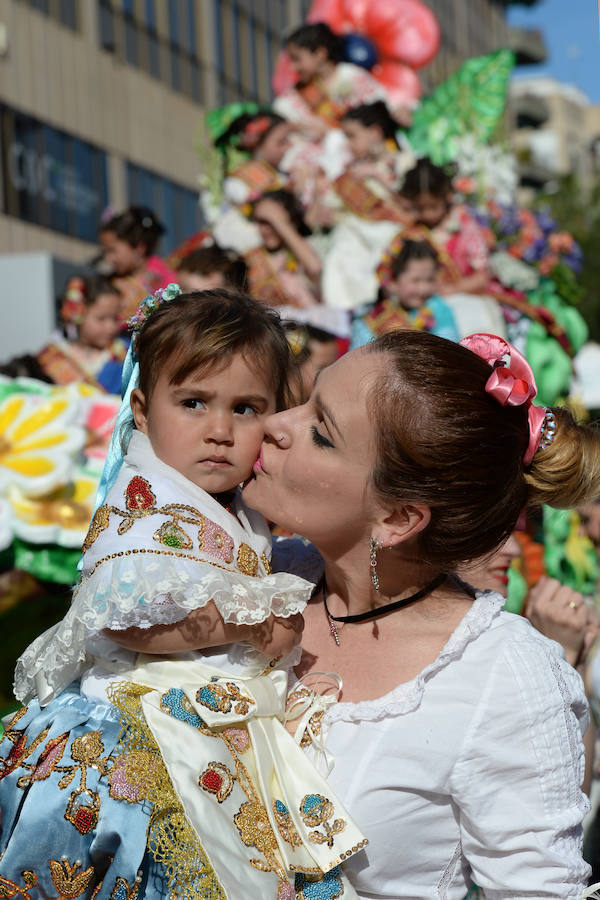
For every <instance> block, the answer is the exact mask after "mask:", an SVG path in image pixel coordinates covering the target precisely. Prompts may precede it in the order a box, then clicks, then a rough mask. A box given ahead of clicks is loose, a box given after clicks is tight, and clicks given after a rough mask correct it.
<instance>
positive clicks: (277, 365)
mask: <svg viewBox="0 0 600 900" xmlns="http://www.w3.org/2000/svg"><path fill="white" fill-rule="evenodd" d="M134 328H136V330H137V331H138V335H137V340H136V342H135V344H134V348H133V353H134V354H138V356H139V370H138V369H136V367H135V366H133V365H132V366H131V367H130V368H131V373H132V377H131V379H130V388H131V390H130V391H129V397H130V404H131V411H132V416H133V419H134V421H135V425H136V429H135V430H134V431H133V432H132V433H131V436H130V439H129V442H128V443H127V430H126V429H124V428H123V425H124V424H125V423H126V422H127V419H126V418H123V419H122V421H121V426H122V427H121V439H122V441H123V443H124V446H125V447H126V455H125V458H124V460H122V466H121V468H120V469H118V466H117V467H116V471H117V475H116V481H114V483H113V486H112V487H110V486H109V487H108V493H107V495H106V496H105V498H104V502H103V503H102V505H101V506H100V507H99V508H98V509H97V511H96V513H95V516H94V518H93V520H92V523H91V525H90V530H89V533H88V536H87V538H86V541H85V543H84V557H83V572H82V581H81V583H80V585H79V586H78V588H77V589H76V592H75V595H74V599H73V605H72V607H71V610H70V611H69V613H68V614H67V616H66V618H65V620H63V622H62V623H59V624H58V625H57V626H55V627H54V628H53V629H51V630H50V631H49V632H47V633H46V635H43V636H42V637H41V638H38V640H37V641H36V642H35V643H34V644H33V645H32V646H31V647H30V648H29V649H28V650H27V651H26V652H25V653H24V654H23V656H22V657H21V659H20V660H19V662H18V665H17V671H16V676H15V692H16V694H17V695H18V696H19V697H21V698H23V699H24V698H26V697H27V698H28V697H30V696H31V695H32V694H34V693H36V692H37V693H38V695H39V696H40V697H41V699H42V701H43V702H48V701H50V702H49V705H48V706H47V707H46V708H45V709H42V710H41V711H40V709H39V706H38V704H37V702H32V703H31V705H30V708H29V709H25V710H21V711H20V712H19V713H17V716H16V719H15V721H14V723H13V724H12V725H10V726H9V727H8V728H7V732H6V742H5V745H4V746H5V752H8V750H9V749H10V747H13V746H14V741H15V740H18V737H16V735H21V734H25V735H26V737H25V742H26V743H27V753H25V748H24V745H22V744H19V747H23V753H24V754H25V755H24V756H23V754H22V755H21V757H19V758H18V759H17V758H16V757H15V756H14V753H13V754H12V755H11V754H8V757H7V759H8V761H9V762H8V764H7V763H6V761H4V763H3V766H4V768H3V769H2V768H1V767H0V776H2V777H3V778H4V780H2V777H0V804H1V805H2V829H3V832H2V842H1V850H2V851H3V857H2V877H3V879H9V880H10V883H11V884H13V883H15V884H17V883H19V881H18V880H19V879H20V878H21V874H20V873H21V872H22V871H24V870H25V869H26V870H27V871H31V872H33V873H35V878H36V879H38V878H39V879H40V882H41V883H40V890H45V891H46V894H49V892H50V891H51V890H52V884H54V885H56V884H57V881H56V878H57V875H58V874H60V873H61V872H62V874H63V877H66V876H67V875H69V876H72V875H73V874H75V873H78V874H79V875H80V877H81V878H84V875H85V877H87V882H86V883H87V884H89V885H91V886H93V887H94V888H95V896H96V897H99V898H100V900H108V898H110V897H113V898H114V896H115V891H116V889H117V888H118V887H119V885H121V887H122V888H123V889H124V885H127V886H128V890H129V889H131V890H133V885H134V884H135V885H139V886H140V887H139V889H140V890H141V896H144V897H146V898H153V900H154V898H156V900H158V898H159V897H165V896H167V895H171V894H172V893H177V894H178V895H180V896H183V897H191V896H195V897H206V898H220V897H223V896H225V895H226V896H227V897H228V898H231V900H242V898H245V897H246V896H248V891H250V892H251V893H252V895H253V896H261V897H262V896H265V897H266V896H273V897H277V896H280V897H287V896H290V897H293V896H295V892H294V889H293V887H292V885H290V884H289V879H290V877H291V878H292V880H293V879H294V875H293V874H292V873H294V872H299V873H307V872H309V871H310V872H314V871H315V865H316V867H317V869H319V870H320V871H321V872H322V873H323V872H329V873H330V874H329V876H324V877H325V878H327V877H329V880H330V881H331V880H333V881H335V880H336V879H337V880H338V881H339V882H340V888H341V886H342V880H343V876H342V874H341V872H339V869H336V866H337V863H338V862H339V859H340V854H348V855H351V854H352V852H357V850H358V849H359V845H360V847H362V846H363V845H364V839H363V837H362V835H361V834H360V832H358V831H357V829H356V828H355V826H354V825H353V823H352V822H351V820H349V819H348V817H347V815H346V813H345V811H343V810H342V809H341V807H340V805H339V803H338V801H337V798H335V797H334V796H333V795H332V792H331V791H329V790H328V788H327V786H326V784H325V782H324V781H323V779H322V778H321V777H320V776H319V775H318V773H317V772H316V770H315V769H314V768H313V767H312V766H311V764H310V763H309V762H308V761H307V759H306V757H305V755H304V753H303V752H302V751H301V750H300V748H299V747H298V746H297V744H296V743H295V742H294V740H293V738H292V737H291V735H289V734H288V733H287V731H286V730H285V728H284V727H283V725H282V723H281V719H282V718H283V712H284V706H285V697H286V694H287V678H288V676H287V668H288V666H290V665H292V664H294V663H295V661H296V659H297V657H298V653H294V654H292V655H290V654H288V653H286V651H288V650H290V649H291V648H293V647H294V646H295V645H296V643H297V642H298V639H299V636H300V633H301V628H300V623H299V619H300V616H299V615H298V613H299V612H300V610H302V609H303V608H304V605H305V603H306V601H307V600H308V598H309V597H310V594H311V592H312V589H313V585H312V584H311V583H309V582H307V581H305V580H304V579H303V578H299V577H297V576H295V575H291V574H287V573H285V572H279V573H277V574H271V572H270V565H269V555H270V536H269V531H268V528H267V526H266V523H265V522H264V520H263V519H262V517H261V516H260V515H258V514H255V513H253V512H252V511H251V510H248V509H247V508H246V507H245V506H244V504H243V502H242V500H241V497H240V495H239V491H238V489H237V486H238V484H239V483H240V482H241V481H242V480H244V479H245V478H247V477H248V476H249V474H250V472H251V469H252V463H253V461H254V460H255V459H256V456H257V455H258V452H259V449H260V444H261V441H262V437H263V421H264V419H265V418H266V417H267V416H268V415H269V414H270V413H272V412H273V411H275V410H276V409H278V408H282V407H283V406H284V405H285V404H286V402H287V399H288V396H289V384H288V377H290V376H291V375H292V373H293V365H292V363H291V353H290V350H289V347H288V344H287V341H286V338H285V335H284V333H283V330H282V329H281V327H280V325H279V322H278V319H277V317H276V316H275V315H274V314H273V313H271V312H270V311H269V310H267V309H265V308H264V307H262V306H260V305H259V304H257V303H255V302H254V301H252V300H251V299H250V298H248V297H244V296H242V295H237V294H234V293H230V292H227V291H214V292H204V293H199V294H188V295H181V294H180V290H179V288H178V286H177V285H170V286H169V287H168V288H167V289H166V290H165V291H163V292H159V293H158V294H157V295H155V296H154V297H149V298H147V300H146V301H145V304H143V305H142V307H141V308H140V311H139V313H138V316H137V320H136V322H135V323H134ZM128 362H129V361H128ZM130 362H131V363H133V362H134V357H133V356H132V358H131V360H130ZM128 368H129V367H128ZM136 373H138V374H136ZM134 385H135V386H134ZM126 411H127V408H126V407H123V409H122V412H123V414H125V413H126ZM117 443H118V438H117ZM115 447H116V444H115ZM257 464H258V463H257ZM108 471H109V482H110V477H111V476H110V473H111V472H114V471H115V469H111V468H110V467H109V470H108ZM232 641H236V642H237V641H245V642H248V643H250V644H253V645H254V648H255V649H252V648H251V647H248V646H244V645H242V644H239V643H233V644H232V643H231V642H232ZM223 645H226V646H223ZM202 647H204V648H206V647H208V648H213V649H208V650H207V649H205V650H204V652H203V653H200V652H193V651H196V650H198V648H202ZM138 650H145V651H146V652H148V653H150V654H153V656H150V657H148V656H147V657H139V658H138V659H137V662H136V651H138ZM154 654H162V655H161V656H158V657H156V656H154ZM164 654H168V655H167V656H165V655H164ZM265 654H267V655H265ZM272 654H279V656H278V658H277V659H275V660H273V659H272V661H271V664H270V665H269V664H268V663H269V659H270V658H271V657H272ZM281 654H286V656H285V658H284V659H283V660H282V661H281V662H280V661H279V660H280V658H281ZM93 662H95V663H96V665H93V666H92V665H91V664H92V663H93ZM221 665H222V666H223V668H224V670H225V671H223V669H221V668H220V666H221ZM90 666H91V668H90ZM217 667H219V668H217ZM82 670H83V679H82V683H81V690H79V688H78V686H77V685H76V684H72V685H71V687H70V688H67V689H66V690H65V689H64V688H65V686H66V685H68V684H69V682H70V681H71V680H72V679H73V678H76V677H77V676H78V675H80V674H82ZM107 699H108V700H110V701H111V702H107ZM111 703H112V704H114V705H111ZM117 711H118V712H117ZM119 713H120V716H121V719H119ZM120 724H123V725H127V728H126V730H125V731H124V732H122V733H121V736H120V738H119V731H120ZM24 727H25V731H23V728H24ZM302 727H303V728H304V725H303V726H302ZM17 728H18V730H17ZM49 729H51V734H50V738H49V739H48V741H47V742H46V738H48V732H49ZM55 735H56V739H55V737H54V736H55ZM34 736H35V737H34ZM34 751H35V754H36V756H37V761H36V762H35V764H30V763H27V764H25V761H24V760H25V759H29V760H31V759H32V756H31V754H32V753H33V752H34ZM69 759H70V760H72V764H71V763H70V762H69ZM22 763H23V765H22V767H21V768H20V766H21V764H22ZM59 763H60V765H58V764H59ZM15 770H16V771H15ZM13 772H14V775H13ZM65 772H67V773H71V772H72V773H73V774H71V777H70V778H67V777H66V776H65V775H64V773H65ZM77 773H79V774H80V775H81V784H80V786H79V787H77V785H78V784H79V781H78V780H76V781H75V782H73V778H74V777H75V775H76V774H77ZM59 776H60V778H59ZM63 776H64V777H63ZM71 782H73V784H72V783H71ZM69 789H70V796H69ZM11 790H12V794H11ZM15 797H16V798H17V802H16V803H15V802H14V801H15ZM23 798H24V801H25V802H24V803H23V804H22V806H20V803H21V801H22V800H23ZM317 800H318V804H317ZM313 801H314V802H313ZM315 804H317V805H318V810H319V815H317V816H316V818H315V815H316V812H317V809H316V806H315ZM65 806H66V811H65ZM290 810H291V811H290ZM334 810H335V814H336V816H338V814H339V813H340V812H341V813H342V814H343V816H344V820H345V828H344V829H343V834H342V835H341V836H340V837H338V836H337V833H336V832H335V830H334V832H332V834H331V837H332V839H333V840H332V842H330V843H329V844H325V845H324V846H321V845H317V844H315V843H314V842H311V840H310V836H309V835H310V834H311V833H312V832H311V831H310V829H311V828H313V829H314V827H315V824H316V822H317V820H318V821H319V822H320V821H325V820H326V819H329V818H331V816H332V815H333V812H334ZM42 811H43V819H42V820H41V821H40V820H39V816H40V814H41V812H42ZM296 811H297V812H296ZM150 814H151V815H150ZM36 816H37V819H36ZM37 821H40V825H41V828H42V829H43V831H42V832H41V833H40V834H41V836H40V841H39V843H37V842H36V841H34V840H32V829H34V828H35V825H36V822H37ZM257 822H258V823H259V824H257ZM49 826H50V827H49ZM333 826H334V828H335V822H334V823H333ZM257 828H259V829H260V832H261V834H262V835H263V837H264V840H259V839H258V833H257V831H256V829H257ZM39 830H40V829H39V828H38V831H39ZM276 832H277V834H278V837H276V836H275V833H276ZM334 835H335V838H334ZM352 848H354V849H352ZM257 858H258V860H259V862H258V863H257ZM59 860H62V862H61V861H59ZM209 860H210V862H209ZM335 860H337V862H335ZM46 862H48V867H49V871H50V876H51V878H49V877H48V874H47V872H46V866H45V863H46ZM255 864H256V865H255ZM82 866H83V871H82V872H79V870H80V869H81V867H82ZM57 867H58V868H57ZM298 878H301V879H303V881H302V883H304V881H305V880H306V875H305V874H301V875H300V874H299V875H296V879H298ZM12 879H14V882H13V881H12ZM115 879H116V880H115ZM100 881H101V882H102V885H101V887H100V885H99V882H100ZM220 885H222V887H223V890H224V894H223V893H221V891H220V887H219V886H220ZM111 891H112V893H111ZM286 891H287V893H286ZM349 896H350V897H352V896H353V893H352V890H351V889H349Z"/></svg>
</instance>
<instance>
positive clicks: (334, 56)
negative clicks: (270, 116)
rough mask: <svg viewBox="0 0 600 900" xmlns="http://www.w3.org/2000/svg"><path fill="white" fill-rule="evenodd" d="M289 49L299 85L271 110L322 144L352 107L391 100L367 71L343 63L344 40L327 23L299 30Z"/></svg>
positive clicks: (291, 40) (280, 97) (289, 40)
mask: <svg viewBox="0 0 600 900" xmlns="http://www.w3.org/2000/svg"><path fill="white" fill-rule="evenodd" d="M285 48H286V50H287V53H288V56H289V58H290V61H291V63H292V66H293V67H294V69H295V70H296V74H297V75H298V83H297V84H296V86H295V87H294V88H291V89H290V90H287V91H284V93H283V94H280V95H279V97H276V98H275V100H274V101H273V109H274V110H275V112H277V113H279V115H281V116H283V117H284V118H285V119H288V120H289V121H291V122H297V123H299V124H301V125H302V130H303V132H304V133H305V134H306V136H307V137H308V138H310V139H313V140H315V139H316V140H320V139H321V138H323V137H324V136H325V134H326V132H327V130H328V129H330V128H336V127H337V126H338V125H339V122H340V120H341V118H342V117H343V115H344V113H345V112H347V110H349V109H351V108H352V107H354V106H360V105H361V104H363V103H372V102H374V101H375V100H385V99H386V97H387V94H386V92H385V89H384V88H383V87H382V85H381V84H379V82H377V81H376V80H375V79H374V78H373V76H372V75H370V74H369V73H368V72H367V71H366V70H365V69H362V68H361V67H360V66H355V65H354V64H352V63H346V62H342V61H341V57H342V46H341V39H340V38H339V37H338V36H337V35H336V34H334V33H333V32H332V31H331V29H330V28H329V26H328V25H326V24H325V23H323V22H317V23H314V24H312V25H301V26H300V28H298V29H296V31H294V32H293V33H292V34H291V35H290V36H289V37H288V39H287V40H286V44H285Z"/></svg>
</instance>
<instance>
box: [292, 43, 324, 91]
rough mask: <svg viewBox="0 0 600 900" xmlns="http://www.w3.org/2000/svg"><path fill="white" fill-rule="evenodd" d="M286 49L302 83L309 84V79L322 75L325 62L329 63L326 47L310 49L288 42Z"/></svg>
mask: <svg viewBox="0 0 600 900" xmlns="http://www.w3.org/2000/svg"><path fill="white" fill-rule="evenodd" d="M286 50H287V54H288V56H289V58H290V62H291V64H292V66H293V68H294V71H295V72H296V75H297V76H298V81H299V83H300V84H308V82H309V81H311V80H312V79H313V78H316V76H317V75H320V74H321V70H322V68H323V65H324V63H327V61H328V59H329V57H328V56H327V50H326V49H325V47H317V49H316V50H308V49H307V48H306V47H297V46H296V44H288V45H287V47H286Z"/></svg>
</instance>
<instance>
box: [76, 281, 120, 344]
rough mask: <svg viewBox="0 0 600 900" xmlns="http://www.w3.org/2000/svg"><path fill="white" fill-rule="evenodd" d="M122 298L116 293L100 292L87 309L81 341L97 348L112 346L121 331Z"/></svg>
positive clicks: (80, 335) (80, 329) (81, 330)
mask: <svg viewBox="0 0 600 900" xmlns="http://www.w3.org/2000/svg"><path fill="white" fill-rule="evenodd" d="M120 306H121V299H120V297H118V296H117V295H116V294H100V295H99V297H97V299H96V301H95V302H94V303H92V305H91V306H88V307H87V308H86V310H85V313H84V317H83V322H82V323H81V325H80V326H79V343H80V344H83V345H84V346H86V347H94V348H95V349H96V350H104V349H106V347H110V345H111V344H112V342H113V341H114V339H115V338H116V336H117V334H118V333H119V309H120Z"/></svg>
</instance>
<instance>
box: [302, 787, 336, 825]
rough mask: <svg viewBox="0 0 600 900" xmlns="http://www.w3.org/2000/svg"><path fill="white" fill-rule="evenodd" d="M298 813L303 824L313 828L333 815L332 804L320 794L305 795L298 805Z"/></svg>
mask: <svg viewBox="0 0 600 900" xmlns="http://www.w3.org/2000/svg"><path fill="white" fill-rule="evenodd" d="M300 812H301V813H302V818H303V819H304V822H305V824H306V825H308V826H309V827H311V828H313V827H315V826H316V825H320V824H321V823H322V822H325V821H326V820H327V819H330V818H331V816H332V815H333V803H331V801H330V800H328V799H327V798H326V797H322V796H321V794H307V795H306V797H305V798H304V800H303V801H302V803H301V804H300Z"/></svg>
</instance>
